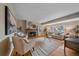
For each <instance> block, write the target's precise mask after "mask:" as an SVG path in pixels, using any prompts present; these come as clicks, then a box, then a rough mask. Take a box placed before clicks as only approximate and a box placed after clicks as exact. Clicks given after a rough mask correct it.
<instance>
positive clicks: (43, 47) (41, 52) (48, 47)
mask: <svg viewBox="0 0 79 59" xmlns="http://www.w3.org/2000/svg"><path fill="white" fill-rule="evenodd" d="M35 42H36V44H35V47H34V51H32V52H31V53H32V55H33V56H48V55H49V54H50V53H51V52H52V51H54V50H55V49H57V48H58V47H59V46H60V45H61V42H58V41H57V40H55V39H49V38H38V39H35Z"/></svg>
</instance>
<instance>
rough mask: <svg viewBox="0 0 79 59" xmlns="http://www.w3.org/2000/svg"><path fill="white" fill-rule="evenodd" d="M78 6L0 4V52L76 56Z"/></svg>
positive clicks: (4, 54) (78, 43)
mask: <svg viewBox="0 0 79 59" xmlns="http://www.w3.org/2000/svg"><path fill="white" fill-rule="evenodd" d="M78 6H79V4H78V3H77V4H73V3H71V4H70V3H66V4H61V3H55V4H54V3H50V4H49V3H46V4H44V3H36V4H35V3H29V4H28V3H19V4H18V3H0V55H1V56H79V40H78V39H79V7H78Z"/></svg>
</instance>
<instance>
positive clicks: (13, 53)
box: [11, 49, 32, 56]
mask: <svg viewBox="0 0 79 59" xmlns="http://www.w3.org/2000/svg"><path fill="white" fill-rule="evenodd" d="M11 56H32V54H31V52H30V51H28V52H27V53H25V54H19V53H18V52H16V50H15V49H13V51H12V54H11Z"/></svg>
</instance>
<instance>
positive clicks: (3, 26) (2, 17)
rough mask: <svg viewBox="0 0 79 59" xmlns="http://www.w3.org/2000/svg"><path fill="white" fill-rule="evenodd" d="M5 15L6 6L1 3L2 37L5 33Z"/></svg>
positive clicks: (0, 35)
mask: <svg viewBox="0 0 79 59" xmlns="http://www.w3.org/2000/svg"><path fill="white" fill-rule="evenodd" d="M4 20H5V16H4V6H3V5H0V38H2V37H3V36H4V34H5V21H4Z"/></svg>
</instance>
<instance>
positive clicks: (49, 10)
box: [12, 3, 79, 23]
mask: <svg viewBox="0 0 79 59" xmlns="http://www.w3.org/2000/svg"><path fill="white" fill-rule="evenodd" d="M12 6H13V8H14V11H15V16H16V18H17V19H21V20H28V21H34V22H38V23H42V22H46V21H49V20H53V19H56V18H59V17H62V16H65V15H69V14H72V13H75V12H78V11H79V4H78V3H73V4H72V3H70V4H68V3H14V4H12Z"/></svg>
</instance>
